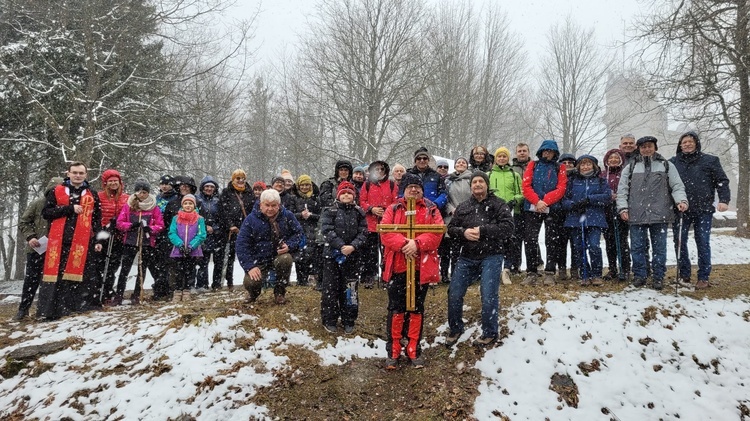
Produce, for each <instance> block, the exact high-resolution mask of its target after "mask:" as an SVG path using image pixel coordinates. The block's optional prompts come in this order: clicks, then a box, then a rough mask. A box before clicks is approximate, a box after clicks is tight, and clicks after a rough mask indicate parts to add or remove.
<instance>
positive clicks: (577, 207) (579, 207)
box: [573, 197, 589, 213]
mask: <svg viewBox="0 0 750 421" xmlns="http://www.w3.org/2000/svg"><path fill="white" fill-rule="evenodd" d="M588 206H589V198H588V197H587V198H585V199H583V200H581V201H578V202H576V203H573V210H574V211H576V212H581V213H583V212H586V208H587V207H588Z"/></svg>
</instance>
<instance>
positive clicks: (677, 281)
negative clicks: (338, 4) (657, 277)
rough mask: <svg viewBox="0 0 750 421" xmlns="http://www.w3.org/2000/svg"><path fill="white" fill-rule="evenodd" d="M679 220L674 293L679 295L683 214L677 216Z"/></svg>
mask: <svg viewBox="0 0 750 421" xmlns="http://www.w3.org/2000/svg"><path fill="white" fill-rule="evenodd" d="M677 218H678V219H679V222H678V223H677V231H678V232H677V253H676V255H677V264H676V265H675V283H674V293H675V294H679V293H680V255H681V254H682V253H681V251H682V221H683V218H682V212H679V213H678V214H677Z"/></svg>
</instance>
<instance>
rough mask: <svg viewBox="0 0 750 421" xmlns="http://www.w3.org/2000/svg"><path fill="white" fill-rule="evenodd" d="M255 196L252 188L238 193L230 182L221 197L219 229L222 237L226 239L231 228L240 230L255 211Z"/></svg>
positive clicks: (246, 188)
mask: <svg viewBox="0 0 750 421" xmlns="http://www.w3.org/2000/svg"><path fill="white" fill-rule="evenodd" d="M254 204H255V195H253V190H252V189H251V188H249V186H248V187H245V191H242V192H241V191H238V190H237V189H235V188H234V186H233V185H232V182H231V181H230V182H229V183H228V184H227V187H226V188H225V189H224V190H222V191H221V194H220V195H219V228H220V231H221V235H222V237H223V238H225V237H226V236H227V235H228V234H229V229H230V228H231V227H237V228H239V227H240V226H241V225H242V221H244V220H245V218H246V217H247V216H249V215H250V212H252V210H253V206H254Z"/></svg>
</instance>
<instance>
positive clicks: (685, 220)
mask: <svg viewBox="0 0 750 421" xmlns="http://www.w3.org/2000/svg"><path fill="white" fill-rule="evenodd" d="M713 217H714V216H713V214H711V213H701V214H698V215H690V214H687V213H686V214H683V215H682V244H681V247H680V251H679V256H680V260H679V262H678V267H679V274H680V275H679V276H680V278H683V279H690V272H691V267H690V255H689V254H688V247H687V243H688V232H689V231H690V225H692V226H693V233H694V234H695V247H696V248H697V249H698V280H699V281H708V277H709V276H710V275H711V222H712V220H713ZM679 230H680V220H679V219H678V220H676V221H675V222H674V224H673V225H672V233H673V234H674V249H675V254H678V253H677V238H678V237H677V233H678V232H679Z"/></svg>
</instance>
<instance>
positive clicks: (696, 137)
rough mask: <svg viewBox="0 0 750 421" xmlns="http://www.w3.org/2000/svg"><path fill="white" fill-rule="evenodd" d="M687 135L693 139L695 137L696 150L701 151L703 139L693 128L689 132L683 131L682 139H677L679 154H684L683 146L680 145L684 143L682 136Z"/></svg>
mask: <svg viewBox="0 0 750 421" xmlns="http://www.w3.org/2000/svg"><path fill="white" fill-rule="evenodd" d="M685 136H690V137H692V138H693V139H695V152H696V153H697V152H700V151H701V139H700V137H698V133H696V132H694V131H692V130H691V131H689V132H685V133H683V134H682V136H680V140H678V141H677V155H680V154H682V147H681V146H680V143H682V138H683V137H685Z"/></svg>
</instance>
